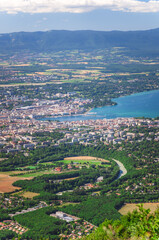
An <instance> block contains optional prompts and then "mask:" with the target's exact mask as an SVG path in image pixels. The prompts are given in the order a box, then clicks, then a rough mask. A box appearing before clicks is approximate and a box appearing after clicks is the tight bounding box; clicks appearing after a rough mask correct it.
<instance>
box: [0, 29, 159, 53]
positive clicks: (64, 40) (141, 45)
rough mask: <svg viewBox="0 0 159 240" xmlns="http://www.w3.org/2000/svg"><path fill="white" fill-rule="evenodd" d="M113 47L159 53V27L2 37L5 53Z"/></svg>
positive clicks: (58, 31)
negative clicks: (124, 30)
mask: <svg viewBox="0 0 159 240" xmlns="http://www.w3.org/2000/svg"><path fill="white" fill-rule="evenodd" d="M109 47H126V48H128V49H130V50H133V51H134V52H135V51H136V53H137V52H138V51H140V52H142V51H146V52H154V53H156V52H158V53H159V28H157V29H152V30H145V31H127V32H122V31H110V32H104V31H90V30H84V31H82V30H81V31H67V30H52V31H47V32H17V33H8V34H0V51H1V52H7V51H11V52H15V51H21V50H29V51H36V52H43V51H44V52H48V51H56V50H69V49H84V50H86V49H88V50H90V49H100V48H109Z"/></svg>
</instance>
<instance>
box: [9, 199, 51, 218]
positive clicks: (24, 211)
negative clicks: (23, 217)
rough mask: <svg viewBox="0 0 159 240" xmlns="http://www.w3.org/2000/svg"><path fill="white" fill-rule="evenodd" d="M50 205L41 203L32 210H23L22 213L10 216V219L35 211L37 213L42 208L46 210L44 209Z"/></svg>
mask: <svg viewBox="0 0 159 240" xmlns="http://www.w3.org/2000/svg"><path fill="white" fill-rule="evenodd" d="M47 206H48V205H47V204H46V203H45V202H40V203H39V204H38V205H37V206H34V207H32V208H28V209H26V210H22V211H20V212H16V213H14V214H9V216H10V217H14V216H16V215H20V214H24V213H28V212H33V211H36V210H38V209H40V208H44V207H47Z"/></svg>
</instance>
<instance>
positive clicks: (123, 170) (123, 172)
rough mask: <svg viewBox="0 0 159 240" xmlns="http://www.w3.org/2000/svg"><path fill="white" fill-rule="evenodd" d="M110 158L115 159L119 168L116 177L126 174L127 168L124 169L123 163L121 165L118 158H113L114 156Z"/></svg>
mask: <svg viewBox="0 0 159 240" xmlns="http://www.w3.org/2000/svg"><path fill="white" fill-rule="evenodd" d="M112 160H113V161H115V162H116V163H117V164H118V166H119V169H120V174H119V176H118V177H117V179H119V178H121V177H123V176H125V175H126V174H127V170H126V168H125V167H124V165H123V164H122V163H121V162H120V161H118V160H116V159H114V158H112ZM117 179H116V180H117Z"/></svg>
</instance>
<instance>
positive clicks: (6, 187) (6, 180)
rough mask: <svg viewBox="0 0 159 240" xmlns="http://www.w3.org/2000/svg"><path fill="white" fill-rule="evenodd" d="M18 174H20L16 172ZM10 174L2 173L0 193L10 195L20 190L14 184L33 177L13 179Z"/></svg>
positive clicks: (0, 176)
mask: <svg viewBox="0 0 159 240" xmlns="http://www.w3.org/2000/svg"><path fill="white" fill-rule="evenodd" d="M16 173H17V174H18V172H16ZM10 174H11V173H10V172H6V173H0V193H8V192H12V191H15V190H16V189H20V188H18V187H14V186H13V185H12V184H13V183H14V182H16V181H17V180H21V179H23V180H24V179H32V177H12V176H10Z"/></svg>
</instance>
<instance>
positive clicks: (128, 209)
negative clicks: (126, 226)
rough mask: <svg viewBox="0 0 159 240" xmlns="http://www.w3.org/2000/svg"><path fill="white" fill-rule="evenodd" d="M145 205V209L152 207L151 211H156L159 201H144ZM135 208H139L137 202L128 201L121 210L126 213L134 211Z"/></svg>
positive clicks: (123, 213)
mask: <svg viewBox="0 0 159 240" xmlns="http://www.w3.org/2000/svg"><path fill="white" fill-rule="evenodd" d="M143 207H144V208H145V209H150V210H151V212H155V211H156V210H157V208H158V207H159V203H143ZM135 209H138V207H137V204H136V203H127V204H125V205H124V206H123V207H122V208H121V209H120V210H119V212H120V213H121V214H122V215H126V214H127V213H128V212H132V211H133V210H135Z"/></svg>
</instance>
